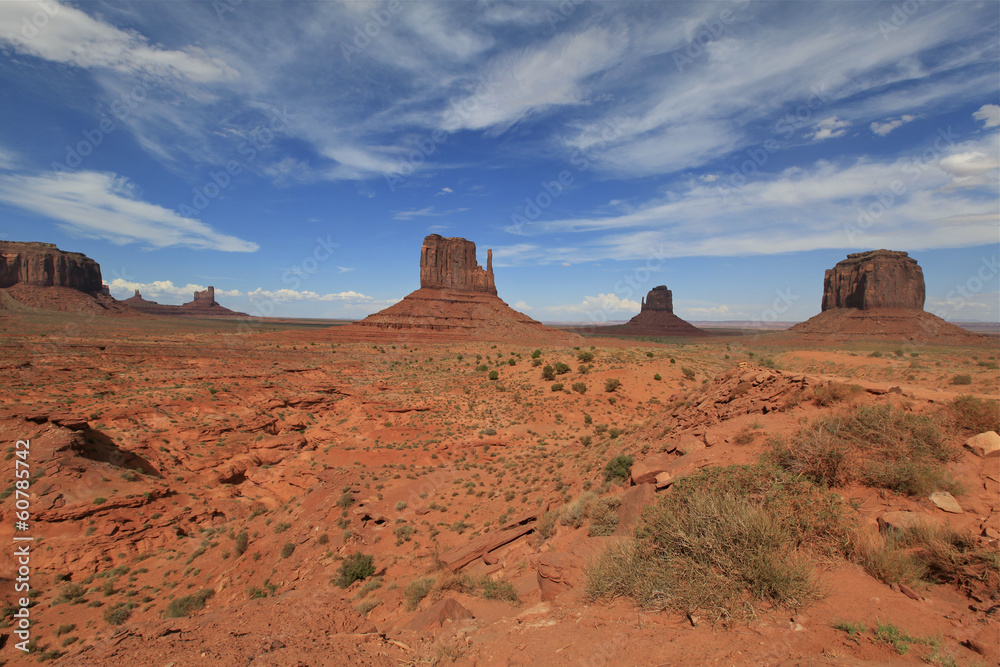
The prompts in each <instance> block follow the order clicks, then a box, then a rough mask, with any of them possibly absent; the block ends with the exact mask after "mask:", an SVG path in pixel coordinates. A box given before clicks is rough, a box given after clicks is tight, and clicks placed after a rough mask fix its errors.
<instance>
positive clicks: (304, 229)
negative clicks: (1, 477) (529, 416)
mask: <svg viewBox="0 0 1000 667" xmlns="http://www.w3.org/2000/svg"><path fill="white" fill-rule="evenodd" d="M998 35H1000V4H997V3H996V2H949V3H935V2H929V1H922V0H907V1H906V2H894V3H890V2H839V1H838V2H797V3H796V2H781V3H772V2H764V1H762V0H748V1H744V0H735V1H731V0H726V1H724V2H715V3H708V2H699V3H685V2H648V3H631V2H610V3H601V2H596V1H594V0H563V1H562V2H543V1H533V2H527V3H519V2H507V1H503V0H497V1H493V0H481V1H479V2H472V1H470V2H452V1H443V0H442V1H438V2H408V1H405V0H389V1H379V2H357V1H351V2H294V1H289V2H273V1H269V2H255V1H254V0H242V1H240V0H215V2H194V3H191V2H185V1H183V0H180V1H173V2H134V3H133V2H96V1H95V2H75V3H72V2H56V1H55V0H51V1H50V0H43V1H42V2H20V1H16V0H13V1H12V0H4V1H3V2H0V100H2V104H0V238H6V239H10V240H23V241H49V242H54V243H56V244H58V245H59V246H60V247H61V248H63V249H65V250H74V251H79V252H84V253H86V254H87V255H89V256H90V257H93V258H94V259H96V260H97V261H99V262H100V264H101V266H102V270H103V274H104V278H105V281H106V282H107V283H109V284H110V285H111V287H112V293H113V294H115V295H116V296H118V297H126V296H129V295H130V294H131V293H132V290H133V289H135V288H137V287H138V288H140V289H141V290H142V292H143V295H144V296H146V297H147V298H150V299H155V300H158V301H160V302H162V303H181V302H183V301H187V300H190V295H191V292H192V291H193V290H194V289H200V288H202V287H203V286H206V285H214V286H215V287H216V290H217V294H218V295H219V297H218V298H219V300H220V301H222V302H223V303H224V304H225V305H228V306H230V307H232V308H235V309H238V310H244V311H247V312H251V313H254V314H265V315H269V314H276V315H286V316H304V317H362V316H365V315H367V314H369V313H371V312H374V311H376V310H379V309H381V308H383V307H385V306H386V305H388V304H390V303H392V302H394V301H396V300H398V299H400V298H401V297H403V296H405V295H406V294H407V293H409V292H410V291H412V290H414V289H416V288H417V287H418V283H419V272H418V258H419V246H420V243H421V240H422V238H423V237H424V236H425V235H427V234H429V233H440V234H442V235H445V236H462V237H465V238H468V239H471V240H473V241H475V242H476V244H477V246H478V248H479V254H480V261H481V262H482V263H485V254H486V253H485V251H486V248H492V249H493V250H494V255H495V258H496V262H495V263H496V281H497V287H498V290H499V293H500V296H501V297H502V298H503V299H504V300H506V301H507V302H508V303H510V304H511V305H513V306H515V307H516V308H519V309H521V310H522V311H524V312H526V313H527V314H529V315H531V316H533V317H535V318H537V319H542V320H546V321H570V320H577V321H581V320H582V321H588V320H592V321H602V320H621V319H627V318H628V317H631V316H632V315H633V314H634V313H635V312H636V311H637V310H638V301H639V297H640V296H642V295H644V294H645V293H646V291H648V290H649V289H650V288H652V287H653V286H655V285H659V284H666V285H667V286H668V287H670V288H671V289H672V290H673V293H674V304H675V310H676V312H677V313H678V314H679V315H681V316H682V317H685V318H687V319H694V320H732V319H739V320H752V319H763V320H767V319H780V320H802V319H806V318H808V317H810V316H812V315H814V314H816V313H817V312H818V311H819V304H820V296H821V292H822V282H823V271H824V270H825V269H827V268H830V267H832V266H833V265H834V264H835V263H836V262H837V261H839V260H840V259H843V258H844V256H845V255H846V254H847V253H848V252H856V251H859V250H867V249H872V248H880V247H885V248H891V249H894V250H906V251H908V252H910V254H911V256H913V257H915V258H916V259H917V260H918V261H919V262H920V264H921V265H922V266H923V268H924V273H925V278H926V282H927V292H928V298H927V309H928V310H930V311H931V312H935V313H937V314H939V315H942V316H944V317H946V318H948V319H954V320H986V321H998V320H1000V312H998V308H1000V306H998V304H1000V290H998V285H1000V269H998V267H997V257H998V241H1000V186H998V166H1000V165H998V156H1000V143H998V142H1000V64H998V62H1000V38H998Z"/></svg>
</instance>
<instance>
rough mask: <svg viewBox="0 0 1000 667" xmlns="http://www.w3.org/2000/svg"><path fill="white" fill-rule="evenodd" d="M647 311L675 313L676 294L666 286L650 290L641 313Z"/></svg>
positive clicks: (640, 310)
mask: <svg viewBox="0 0 1000 667" xmlns="http://www.w3.org/2000/svg"><path fill="white" fill-rule="evenodd" d="M647 310H654V311H659V312H666V313H672V312H674V293H673V292H671V291H670V290H668V289H667V286H666V285H658V286H656V287H654V288H653V289H651V290H649V294H647V295H646V298H645V299H643V300H642V308H640V309H639V312H640V313H641V312H644V311H647Z"/></svg>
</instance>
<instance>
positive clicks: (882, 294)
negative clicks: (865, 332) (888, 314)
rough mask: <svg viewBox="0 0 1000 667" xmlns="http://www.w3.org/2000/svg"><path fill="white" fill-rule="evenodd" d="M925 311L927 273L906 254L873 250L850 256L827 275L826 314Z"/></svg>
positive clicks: (824, 292) (838, 263) (825, 280)
mask: <svg viewBox="0 0 1000 667" xmlns="http://www.w3.org/2000/svg"><path fill="white" fill-rule="evenodd" d="M832 308H856V309H858V310H872V309H874V308H905V309H908V310H923V309H924V272H923V270H921V268H920V265H919V264H917V260H915V259H913V258H912V257H908V256H907V254H906V253H905V252H898V251H893V250H869V251H868V252H857V253H853V254H850V255H848V256H847V259H845V260H841V261H839V262H837V265H836V266H834V267H833V268H832V269H829V270H828V271H827V272H826V276H825V277H824V279H823V307H822V310H830V309H832Z"/></svg>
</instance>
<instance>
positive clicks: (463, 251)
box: [331, 234, 580, 344]
mask: <svg viewBox="0 0 1000 667" xmlns="http://www.w3.org/2000/svg"><path fill="white" fill-rule="evenodd" d="M331 331H332V332H333V333H334V334H335V335H336V336H337V337H338V338H340V339H344V340H348V339H355V338H360V339H367V338H373V337H376V338H384V337H386V336H389V337H391V338H392V339H393V340H403V339H407V338H410V337H415V338H431V339H457V340H523V341H532V342H545V343H551V344H575V343H578V342H579V340H580V338H579V336H577V335H576V334H571V333H566V332H564V331H559V330H556V329H550V328H548V327H546V326H543V325H542V324H541V323H540V322H536V321H535V320H533V319H531V318H530V317H528V316H527V315H524V314H522V313H519V312H517V311H516V310H514V309H513V308H511V307H510V306H508V305H507V304H506V303H504V302H503V301H502V300H500V298H499V297H498V296H497V290H496V286H495V284H494V280H493V253H492V251H487V260H486V269H485V270H484V269H483V268H482V267H481V266H480V265H479V264H477V263H476V244H475V243H473V242H472V241H467V240H465V239H462V238H442V237H441V236H438V235H437V234H431V235H430V236H428V237H427V238H425V239H424V243H423V246H422V247H421V249H420V289H418V290H416V291H415V292H412V293H411V294H409V295H407V296H406V297H405V298H404V299H403V300H402V301H400V302H399V303H396V304H393V305H392V306H389V307H388V308H386V309H385V310H381V311H379V312H377V313H375V314H373V315H369V316H368V317H366V318H365V319H363V320H361V321H360V322H355V323H353V324H348V325H345V326H339V327H335V328H334V329H332V330H331Z"/></svg>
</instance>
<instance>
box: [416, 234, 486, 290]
mask: <svg viewBox="0 0 1000 667" xmlns="http://www.w3.org/2000/svg"><path fill="white" fill-rule="evenodd" d="M420 286H421V287H429V288H440V289H454V290H461V291H464V292H485V293H486V294H493V295H495V294H496V293H497V288H496V285H495V284H494V283H493V251H492V250H487V251H486V270H485V271H484V270H483V267H481V266H479V265H478V264H477V263H476V244H475V243H473V242H472V241H467V240H465V239H462V238H457V237H453V238H447V239H446V238H443V237H441V236H439V235H438V234H431V235H430V236H428V237H427V238H425V239H424V245H423V246H422V247H421V248H420Z"/></svg>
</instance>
